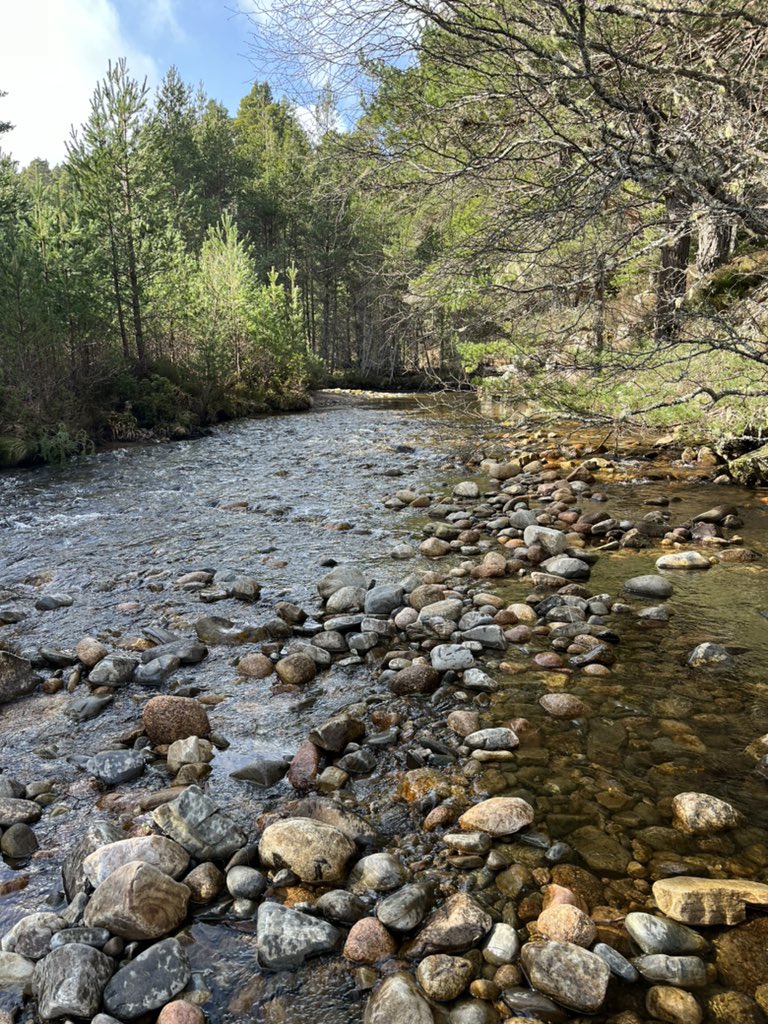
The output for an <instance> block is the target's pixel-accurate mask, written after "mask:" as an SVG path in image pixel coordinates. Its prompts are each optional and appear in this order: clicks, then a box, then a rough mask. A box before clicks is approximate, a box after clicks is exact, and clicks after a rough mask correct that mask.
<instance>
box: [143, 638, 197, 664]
mask: <svg viewBox="0 0 768 1024" xmlns="http://www.w3.org/2000/svg"><path fill="white" fill-rule="evenodd" d="M207 654H208V648H207V647H206V646H205V645H204V644H199V643H197V641H196V640H172V641H170V642H169V643H165V644H160V645H159V646H158V647H152V648H150V650H148V651H144V652H143V654H142V655H141V661H142V664H143V665H148V664H149V663H150V662H152V661H155V660H156V659H157V658H165V657H173V658H178V659H179V661H180V662H181V664H182V665H197V664H199V662H201V661H202V660H203V658H205V656H206V655H207Z"/></svg>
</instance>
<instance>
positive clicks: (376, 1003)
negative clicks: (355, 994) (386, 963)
mask: <svg viewBox="0 0 768 1024" xmlns="http://www.w3.org/2000/svg"><path fill="white" fill-rule="evenodd" d="M363 1024H435V1018H434V1016H433V1014H432V1010H431V1008H430V1005H429V1003H428V1002H427V1001H426V999H425V998H424V997H423V996H422V995H421V994H420V993H419V990H418V989H417V988H416V984H415V982H414V981H413V979H412V978H411V976H410V974H405V973H398V974H392V975H390V976H389V977H388V978H385V979H384V981H382V983H381V985H380V986H379V987H378V988H377V989H376V990H375V991H374V992H373V995H372V996H371V998H370V999H369V1000H368V1005H367V1006H366V1008H365V1013H364V1015H363Z"/></svg>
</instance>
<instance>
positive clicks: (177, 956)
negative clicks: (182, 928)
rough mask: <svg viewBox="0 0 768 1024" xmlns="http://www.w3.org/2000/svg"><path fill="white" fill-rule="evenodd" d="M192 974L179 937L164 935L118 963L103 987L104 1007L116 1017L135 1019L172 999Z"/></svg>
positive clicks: (119, 1018)
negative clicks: (134, 955) (122, 962)
mask: <svg viewBox="0 0 768 1024" xmlns="http://www.w3.org/2000/svg"><path fill="white" fill-rule="evenodd" d="M190 976H191V971H190V967H189V960H188V959H187V954H186V953H185V951H184V947H183V946H182V945H181V943H180V942H179V940H178V939H163V941H162V942H157V943H155V945H154V946H150V947H149V949H145V950H144V952H143V953H139V955H138V956H137V957H136V958H135V959H134V960H131V961H129V962H128V963H127V964H126V965H125V967H121V968H120V970H119V971H118V972H117V974H116V975H115V976H114V977H113V978H112V980H111V981H110V982H109V984H108V985H107V987H106V989H105V990H104V1009H105V1010H106V1011H107V1012H108V1013H110V1014H112V1015H113V1016H115V1017H117V1018H118V1020H121V1021H122V1020H134V1019H135V1018H136V1017H142V1016H144V1014H146V1013H150V1012H151V1011H152V1010H157V1009H158V1008H159V1007H160V1006H164V1005H165V1003H167V1002H169V1001H170V1000H171V999H173V997H174V996H176V995H178V994H179V992H181V990H182V989H183V988H184V986H185V985H186V984H187V982H188V981H189V979H190Z"/></svg>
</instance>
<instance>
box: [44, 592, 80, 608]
mask: <svg viewBox="0 0 768 1024" xmlns="http://www.w3.org/2000/svg"><path fill="white" fill-rule="evenodd" d="M73 603H74V599H73V598H72V597H70V595H69V594H61V593H58V594H43V596H42V597H40V598H38V600H37V601H35V608H36V609H37V610H38V611H39V612H52V611H55V610H56V609H57V608H69V607H70V606H71V605H72V604H73Z"/></svg>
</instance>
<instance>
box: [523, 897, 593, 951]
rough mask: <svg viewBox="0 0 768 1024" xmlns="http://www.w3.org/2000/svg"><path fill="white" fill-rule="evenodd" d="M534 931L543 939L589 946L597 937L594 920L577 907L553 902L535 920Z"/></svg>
mask: <svg viewBox="0 0 768 1024" xmlns="http://www.w3.org/2000/svg"><path fill="white" fill-rule="evenodd" d="M536 931H537V932H538V933H539V934H540V935H542V936H543V937H544V938H545V939H553V940H555V941H556V942H572V943H574V945H576V946H587V947H588V946H591V945H592V943H593V942H594V941H595V939H596V938H597V928H596V926H595V923H594V921H593V920H592V918H590V917H589V916H588V915H587V914H585V913H584V911H583V910H580V909H579V907H574V906H572V905H570V904H567V903H560V904H555V905H553V906H551V907H548V908H547V909H546V910H543V911H542V912H541V914H539V917H538V920H537V921H536Z"/></svg>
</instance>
